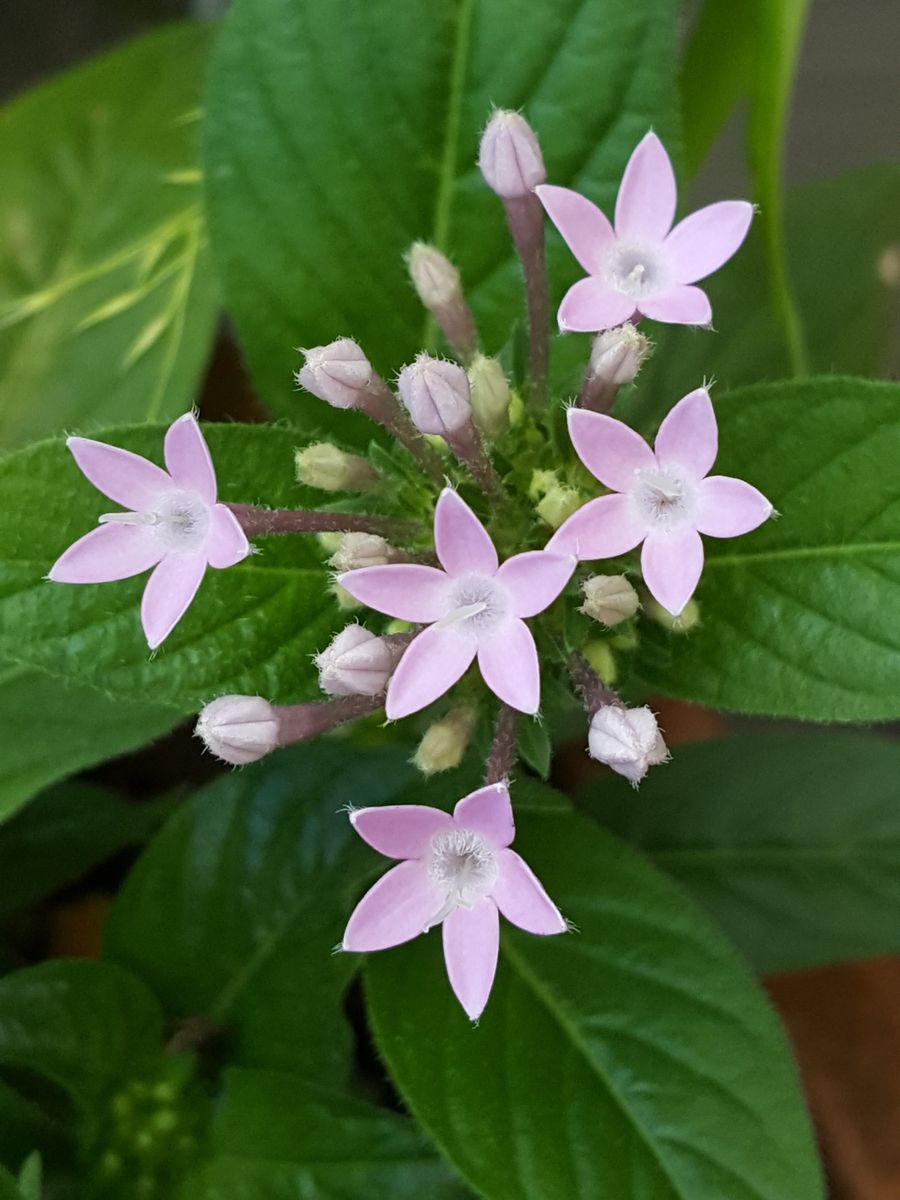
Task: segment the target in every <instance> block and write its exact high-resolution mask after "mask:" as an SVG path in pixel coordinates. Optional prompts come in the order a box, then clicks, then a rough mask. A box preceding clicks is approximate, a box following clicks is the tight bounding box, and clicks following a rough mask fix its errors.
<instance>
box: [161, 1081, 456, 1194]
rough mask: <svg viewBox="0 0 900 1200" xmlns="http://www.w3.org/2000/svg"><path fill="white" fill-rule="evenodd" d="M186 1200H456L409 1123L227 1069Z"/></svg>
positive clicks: (303, 1086) (302, 1087) (293, 1084)
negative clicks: (206, 1156)
mask: <svg viewBox="0 0 900 1200" xmlns="http://www.w3.org/2000/svg"><path fill="white" fill-rule="evenodd" d="M224 1084H225V1090H224V1096H223V1097H222V1101H221V1106H220V1108H219V1110H218V1112H217V1115H216V1118H215V1121H214V1123H213V1128H212V1133H211V1146H210V1153H211V1156H212V1161H211V1163H209V1164H207V1165H205V1166H204V1167H203V1168H201V1169H199V1170H198V1171H197V1172H196V1174H195V1175H192V1176H191V1177H190V1179H189V1180H188V1181H187V1183H186V1185H185V1187H184V1191H183V1195H184V1197H185V1200H188V1198H189V1200H295V1198H296V1197H298V1196H302V1197H303V1200H373V1198H374V1197H381V1196H384V1197H390V1198H391V1200H420V1198H422V1197H427V1198H428V1200H462V1198H463V1197H464V1196H466V1195H468V1194H469V1193H468V1192H466V1191H465V1189H464V1188H463V1187H461V1186H460V1185H459V1184H457V1183H456V1182H455V1181H454V1180H453V1179H452V1178H451V1177H450V1175H449V1173H448V1171H447V1168H446V1167H444V1165H443V1164H442V1163H441V1162H440V1161H439V1160H438V1159H437V1158H436V1156H435V1155H434V1152H433V1151H432V1150H430V1149H429V1147H428V1145H427V1143H426V1141H425V1139H424V1137H423V1136H422V1134H421V1133H420V1132H419V1131H418V1129H416V1127H415V1125H413V1123H412V1122H411V1121H409V1120H406V1119H404V1118H403V1117H398V1116H396V1115H395V1114H394V1113H390V1112H385V1111H384V1110H383V1109H377V1108H375V1107H373V1106H372V1105H369V1104H364V1103H361V1102H359V1101H355V1100H350V1099H348V1098H347V1097H346V1096H340V1095H338V1094H336V1093H335V1094H332V1093H330V1092H327V1091H324V1090H322V1089H318V1088H314V1087H312V1086H310V1085H309V1084H308V1083H304V1081H303V1080H301V1079H298V1077H297V1076H296V1075H288V1074H282V1073H278V1072H274V1071H247V1070H240V1069H235V1068H231V1069H229V1070H227V1071H226V1072H225V1076H224Z"/></svg>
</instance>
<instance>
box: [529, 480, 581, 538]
mask: <svg viewBox="0 0 900 1200" xmlns="http://www.w3.org/2000/svg"><path fill="white" fill-rule="evenodd" d="M581 505H582V496H581V493H580V492H578V491H576V490H575V488H571V487H569V486H568V484H565V483H554V484H553V485H552V486H551V487H550V488H549V489H548V490H547V492H546V494H545V495H544V497H543V499H542V500H540V501H538V503H537V504H536V505H535V512H536V513H537V515H538V516H539V517H540V518H541V520H542V521H546V523H547V524H548V525H549V526H550V528H551V529H559V527H560V525H562V523H563V521H566V520H568V518H569V517H571V515H572V513H573V512H576V511H577V509H579V508H581Z"/></svg>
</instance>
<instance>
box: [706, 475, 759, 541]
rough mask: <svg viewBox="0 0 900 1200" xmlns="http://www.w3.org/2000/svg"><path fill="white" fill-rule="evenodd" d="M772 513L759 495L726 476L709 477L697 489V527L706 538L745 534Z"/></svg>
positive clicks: (748, 485) (744, 484) (738, 481)
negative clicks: (706, 534)
mask: <svg viewBox="0 0 900 1200" xmlns="http://www.w3.org/2000/svg"><path fill="white" fill-rule="evenodd" d="M773 511H774V509H773V508H772V505H771V504H770V503H769V501H768V500H767V499H766V497H765V496H764V495H763V494H762V492H760V491H757V489H756V488H755V487H753V485H752V484H750V483H744V481H743V479H732V478H731V476H730V475H710V476H709V477H708V478H707V479H704V480H703V482H702V483H701V484H700V487H699V488H698V489H697V528H698V529H699V531H700V532H701V533H708V534H709V536H710V537H720V538H727V537H739V536H740V534H742V533H749V532H750V530H751V529H756V528H757V527H758V526H760V525H762V523H763V521H767V520H768V519H769V517H771V515H772V513H773Z"/></svg>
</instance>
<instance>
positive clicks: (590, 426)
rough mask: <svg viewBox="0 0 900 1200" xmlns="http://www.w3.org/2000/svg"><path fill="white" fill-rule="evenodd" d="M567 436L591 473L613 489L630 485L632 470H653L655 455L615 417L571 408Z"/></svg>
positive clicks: (632, 431) (631, 485)
mask: <svg viewBox="0 0 900 1200" xmlns="http://www.w3.org/2000/svg"><path fill="white" fill-rule="evenodd" d="M569 437H570V438H571V439H572V445H573V446H574V447H575V453H576V454H577V455H578V457H579V458H580V459H581V461H582V462H583V463H584V465H585V466H586V467H587V469H588V470H589V471H590V473H591V474H592V475H593V476H594V477H595V478H596V479H599V480H600V482H601V483H603V484H605V485H606V487H608V488H612V489H613V491H614V492H627V491H628V490H629V489H630V488H631V487H633V485H634V473H635V471H655V470H656V456H655V455H654V453H653V451H652V450H651V449H650V447H649V446H648V445H647V443H646V442H645V441H644V439H643V438H642V437H641V435H640V434H639V433H635V431H634V430H633V429H631V428H629V426H627V425H625V424H624V423H623V422H622V421H617V420H616V419H615V417H607V416H605V415H604V414H603V413H594V412H588V411H587V410H586V409H583V408H570V409H569Z"/></svg>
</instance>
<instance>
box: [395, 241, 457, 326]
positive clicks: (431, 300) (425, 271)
mask: <svg viewBox="0 0 900 1200" xmlns="http://www.w3.org/2000/svg"><path fill="white" fill-rule="evenodd" d="M406 265H407V267H408V268H409V276H410V279H412V281H413V287H415V289H416V292H417V293H418V296H419V299H420V300H421V301H422V303H423V304H424V305H425V307H426V308H427V309H429V310H430V309H436V308H438V309H439V308H444V307H446V305H448V304H453V303H456V302H458V301H460V300H462V298H463V292H462V282H461V281H460V277H459V271H457V269H456V267H454V265H453V263H452V262H451V261H450V259H449V258H447V256H446V255H445V254H442V253H441V252H440V250H438V248H437V247H436V246H432V245H430V244H429V243H428V242H413V244H412V246H411V247H410V249H409V253H408V254H407V256H406Z"/></svg>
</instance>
